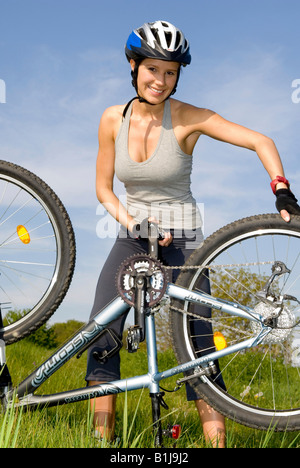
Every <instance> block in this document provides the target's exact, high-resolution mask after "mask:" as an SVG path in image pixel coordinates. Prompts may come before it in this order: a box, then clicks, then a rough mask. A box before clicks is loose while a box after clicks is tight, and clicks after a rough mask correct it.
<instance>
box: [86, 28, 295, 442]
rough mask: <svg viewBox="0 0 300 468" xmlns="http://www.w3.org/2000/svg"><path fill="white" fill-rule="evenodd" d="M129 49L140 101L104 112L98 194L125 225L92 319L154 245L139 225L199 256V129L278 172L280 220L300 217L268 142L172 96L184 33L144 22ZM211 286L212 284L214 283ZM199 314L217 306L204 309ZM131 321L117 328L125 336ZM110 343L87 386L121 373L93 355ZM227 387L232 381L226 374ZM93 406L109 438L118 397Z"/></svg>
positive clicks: (211, 428) (211, 424) (207, 411)
mask: <svg viewBox="0 0 300 468" xmlns="http://www.w3.org/2000/svg"><path fill="white" fill-rule="evenodd" d="M125 52H126V56H127V59H128V61H129V63H130V67H131V74H132V83H133V86H134V87H135V89H136V92H137V97H136V98H134V100H132V101H130V103H128V105H127V106H124V105H119V106H113V107H110V108H108V109H107V110H106V111H105V112H104V114H103V116H102V118H101V122H100V127H99V153H98V158H97V178H96V189H97V196H98V199H99V201H100V202H101V203H102V204H103V205H104V207H105V208H106V209H107V210H108V212H109V213H110V214H111V215H112V216H113V217H114V218H115V219H116V220H117V221H118V222H119V223H120V224H121V231H120V235H119V236H118V239H117V241H116V243H115V245H114V247H113V249H112V251H111V253H110V255H109V257H108V259H107V262H106V265H105V267H104V268H103V273H102V274H101V275H100V278H99V282H98V285H97V290H96V297H95V303H94V307H93V310H92V312H91V317H93V315H94V314H96V313H97V312H98V311H99V310H100V309H101V308H102V307H104V306H105V305H106V304H107V303H108V302H109V301H111V300H112V299H113V298H114V297H115V296H116V289H115V286H114V285H115V274H116V271H117V269H118V267H119V265H120V263H121V262H122V261H123V260H125V259H126V258H128V257H129V256H130V255H133V254H134V253H140V252H145V251H146V249H147V247H146V243H145V242H144V241H143V240H141V239H136V238H135V236H134V235H133V234H132V233H136V225H137V223H140V222H141V221H142V220H143V219H145V218H147V217H148V218H149V217H154V218H155V219H156V221H157V222H158V223H159V225H160V226H161V227H162V228H163V229H164V230H165V231H166V232H167V234H166V237H165V239H164V240H161V241H159V244H160V248H161V252H160V253H161V258H162V260H163V261H164V262H165V263H167V264H169V265H182V264H183V263H184V262H185V260H186V259H187V257H188V256H189V254H190V253H191V252H192V250H189V248H188V247H187V240H188V241H189V247H190V244H191V238H192V237H193V239H194V242H192V248H193V249H194V248H196V247H197V246H198V245H199V243H200V241H201V240H202V233H201V218H200V215H199V212H198V210H197V205H196V202H195V200H194V198H193V197H192V194H191V191H190V174H191V170H192V154H193V150H194V147H195V144H196V143H197V141H198V139H199V137H200V136H201V135H208V136H210V137H212V138H215V139H218V140H221V141H224V142H227V143H230V144H232V145H238V146H241V147H244V148H248V149H251V150H253V151H255V152H256V153H257V155H258V157H259V158H260V160H261V162H262V164H263V166H264V167H265V169H266V170H267V172H268V174H269V176H270V178H271V181H272V187H273V189H274V192H275V193H276V195H277V208H278V210H279V211H280V212H281V215H282V217H283V218H284V219H285V221H287V222H288V221H289V220H290V215H289V213H300V208H299V207H298V205H297V200H296V199H295V197H294V196H293V194H292V193H291V192H290V190H289V184H288V181H287V180H286V179H285V177H284V171H283V167H282V163H281V160H280V156H279V154H278V152H277V149H276V146H275V144H274V142H273V141H272V140H271V139H270V138H268V137H266V136H264V135H262V134H260V133H257V132H254V131H251V130H249V129H247V128H244V127H241V126H239V125H236V124H234V123H231V122H228V121H226V120H224V119H223V118H222V117H220V116H219V115H217V114H216V113H215V112H212V111H210V110H207V109H201V108H198V107H194V106H192V105H189V104H186V103H183V102H180V101H177V100H175V99H173V98H171V96H172V95H173V94H174V93H175V91H176V87H177V84H178V80H179V75H180V70H181V67H182V66H186V65H188V64H190V62H191V56H190V48H189V43H188V41H187V40H186V38H185V37H184V35H183V33H182V32H181V31H180V30H179V29H177V28H176V27H175V26H173V25H172V24H170V23H168V22H163V21H157V22H155V23H146V24H144V25H143V26H142V27H141V28H139V29H137V30H135V31H133V32H132V33H131V35H130V36H129V38H128V41H127V44H126V48H125ZM115 174H116V175H117V177H118V178H119V179H120V180H121V181H122V182H123V183H124V184H125V187H126V192H127V206H126V207H124V206H122V205H121V204H120V202H119V200H118V198H117V196H116V195H115V194H114V191H113V178H114V175H115ZM190 248H191V247H190ZM175 271H176V270H175ZM175 279H176V277H175V276H174V277H173V280H175ZM203 287H204V289H206V290H208V288H209V285H203ZM199 313H201V314H209V311H205V310H203V308H202V310H201V311H200V312H199ZM125 318H126V317H123V318H121V319H120V320H117V321H116V322H115V323H114V324H113V328H114V329H115V331H116V332H117V333H118V334H119V335H120V336H121V334H122V331H123V326H124V322H125ZM200 323H201V321H200ZM203 323H204V322H203V321H202V324H203ZM199 326H200V327H201V324H200V325H199ZM207 344H209V343H206V344H205V343H199V347H200V348H202V349H205V346H207ZM108 345H109V344H108V343H106V342H105V340H102V341H101V340H100V341H99V342H98V343H96V344H95V345H93V346H92V347H91V349H90V351H89V358H88V369H87V375H86V380H87V381H88V382H89V385H97V384H98V383H99V382H105V381H111V380H116V379H118V378H120V377H119V368H120V360H119V355H115V356H114V357H112V358H111V359H109V360H108V361H107V363H106V364H103V365H102V364H99V363H97V362H96V361H95V360H94V359H93V357H92V353H93V351H95V350H98V351H101V350H103V349H105V348H107V346H108ZM220 385H221V386H222V385H224V383H223V381H222V379H221V380H220ZM187 393H188V399H189V400H195V404H196V408H197V410H198V413H199V416H200V418H201V422H202V425H203V430H204V434H205V437H206V439H207V440H208V441H210V442H211V443H212V444H213V445H214V446H218V447H224V445H225V423H224V418H223V416H222V415H220V414H218V413H217V412H216V411H215V410H213V409H212V408H210V407H209V406H208V405H207V404H206V403H205V402H204V401H202V400H199V399H198V397H197V395H195V394H194V393H193V391H192V390H191V389H190V388H188V389H187ZM93 404H95V408H94V409H95V417H94V422H95V427H96V431H97V432H98V434H99V435H100V436H102V437H103V435H104V434H105V435H106V436H107V437H109V438H110V437H113V434H114V423H115V404H116V397H115V396H107V397H101V398H98V399H96V401H95V402H94V403H93Z"/></svg>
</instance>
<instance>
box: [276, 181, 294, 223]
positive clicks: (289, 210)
mask: <svg viewBox="0 0 300 468" xmlns="http://www.w3.org/2000/svg"><path fill="white" fill-rule="evenodd" d="M297 201H298V200H297V198H296V197H295V195H294V194H293V193H292V192H291V191H290V190H289V189H279V190H277V191H276V208H277V210H278V211H279V213H280V215H281V217H282V219H284V221H286V222H287V223H288V222H289V221H290V219H291V217H290V215H291V214H293V215H298V216H299V215H300V206H299V205H298V203H297Z"/></svg>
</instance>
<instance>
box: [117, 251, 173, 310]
mask: <svg viewBox="0 0 300 468" xmlns="http://www.w3.org/2000/svg"><path fill="white" fill-rule="evenodd" d="M138 274H145V275H146V276H147V277H148V286H147V292H146V302H147V304H148V306H149V307H153V306H154V305H156V304H158V303H159V302H160V301H161V299H162V298H163V296H164V294H165V292H166V289H167V285H168V281H169V275H168V272H167V270H166V269H165V268H164V266H163V264H162V263H161V262H160V261H159V260H157V259H156V258H152V257H150V255H142V254H136V255H133V256H132V257H129V258H127V259H126V260H125V261H124V262H123V263H122V264H121V266H120V268H119V271H118V273H117V278H116V283H117V290H118V293H119V294H120V296H121V297H122V299H123V300H124V301H125V302H126V303H127V304H128V305H130V306H131V307H134V305H135V288H136V286H135V280H136V276H137V275H138Z"/></svg>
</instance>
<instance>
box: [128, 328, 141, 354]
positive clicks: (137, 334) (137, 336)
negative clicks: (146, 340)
mask: <svg viewBox="0 0 300 468" xmlns="http://www.w3.org/2000/svg"><path fill="white" fill-rule="evenodd" d="M126 341H127V351H128V352H129V353H136V352H137V350H138V349H139V344H140V342H141V328H140V327H136V326H133V327H130V328H128V330H127V339H126Z"/></svg>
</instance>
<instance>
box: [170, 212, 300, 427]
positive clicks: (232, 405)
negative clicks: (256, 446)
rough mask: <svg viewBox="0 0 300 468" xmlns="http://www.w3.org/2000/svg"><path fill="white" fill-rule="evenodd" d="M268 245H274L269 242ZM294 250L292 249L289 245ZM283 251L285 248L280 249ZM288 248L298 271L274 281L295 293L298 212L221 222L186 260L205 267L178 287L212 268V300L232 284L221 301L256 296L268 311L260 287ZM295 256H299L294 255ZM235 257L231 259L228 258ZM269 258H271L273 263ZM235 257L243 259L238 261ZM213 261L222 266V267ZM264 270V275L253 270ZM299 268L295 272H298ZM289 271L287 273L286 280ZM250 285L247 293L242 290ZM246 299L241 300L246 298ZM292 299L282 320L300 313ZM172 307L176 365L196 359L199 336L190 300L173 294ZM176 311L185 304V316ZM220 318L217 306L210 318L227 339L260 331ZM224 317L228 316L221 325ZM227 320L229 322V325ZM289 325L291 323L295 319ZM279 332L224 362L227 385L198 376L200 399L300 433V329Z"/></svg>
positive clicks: (251, 421)
mask: <svg viewBox="0 0 300 468" xmlns="http://www.w3.org/2000/svg"><path fill="white" fill-rule="evenodd" d="M270 243H272V245H269V244H270ZM254 244H255V247H254ZM295 246H296V247H295ZM259 247H262V250H263V255H264V257H259V260H258V256H257V255H258V248H259ZM290 248H291V250H289V249H290ZM252 250H253V252H252ZM254 250H256V251H257V253H255V252H254ZM288 250H289V251H288ZM250 251H251V252H252V253H251V254H250ZM279 251H282V253H281V254H279V253H277V252H279ZM284 251H285V261H286V263H287V264H288V265H289V267H290V266H291V265H292V267H293V270H291V272H290V273H289V274H288V275H282V277H280V278H278V284H275V283H274V285H272V287H273V286H274V290H275V291H277V292H276V294H278V293H279V292H280V293H282V294H283V292H284V291H285V289H288V288H290V291H291V290H293V291H295V290H296V291H297V290H298V289H297V285H296V283H297V282H298V278H299V271H298V274H297V269H298V268H300V266H299V258H300V217H298V216H293V217H292V220H291V222H290V223H288V224H287V223H285V222H284V221H283V220H282V219H281V217H280V215H277V214H266V215H258V216H253V217H249V218H245V219H242V220H239V221H236V222H234V223H231V224H229V225H227V226H225V227H223V228H222V229H220V230H219V231H217V232H216V233H214V234H212V235H211V236H210V237H209V238H207V239H206V240H205V241H204V244H203V246H202V247H200V248H199V249H197V250H195V251H194V252H193V253H192V255H191V256H190V258H189V259H188V261H187V263H186V264H185V266H186V267H195V266H201V268H191V269H186V270H183V271H182V272H181V273H180V275H179V277H178V280H177V282H176V284H177V285H179V286H183V287H185V288H187V289H190V290H192V289H196V288H197V282H198V281H199V279H200V278H201V276H203V275H206V273H205V271H207V268H206V269H205V267H208V266H211V268H210V269H209V272H210V273H209V274H210V281H211V288H212V295H213V296H214V297H221V296H222V294H223V293H224V294H225V289H224V288H225V287H226V284H227V283H226V282H227V281H229V283H228V284H229V285H230V288H229V290H230V293H228V292H226V294H230V295H229V296H226V295H225V297H224V294H223V299H226V300H229V301H231V302H233V300H234V299H235V298H234V297H233V296H234V295H236V297H239V298H241V297H242V298H244V299H243V300H244V301H248V300H249V301H252V302H249V303H251V307H262V309H264V310H267V306H266V305H265V303H264V304H263V305H262V306H261V304H260V303H259V297H258V294H257V291H258V290H259V289H260V288H261V286H262V285H264V284H265V282H266V280H267V279H268V278H270V276H271V263H272V262H274V260H275V261H277V260H279V258H277V256H278V255H279V257H280V259H281V260H282V256H283V252H284ZM292 254H293V258H294V260H293V259H292V257H291V255H292ZM229 255H230V260H231V261H230V260H229V261H228V259H229ZM239 255H243V256H244V255H247V260H249V258H250V255H253V258H256V261H255V262H249V261H248V262H247V261H245V260H244V263H243V262H241V261H240V259H241V257H240V256H239ZM280 255H281V256H280ZM271 256H272V261H270V262H269V261H268V260H270V258H271ZM289 256H290V257H289ZM295 258H296V260H295ZM224 259H227V265H226V261H225V265H226V266H221V265H222V263H220V262H222V261H224ZM236 259H239V260H237V261H236ZM263 259H264V260H265V262H264V261H263ZM232 261H236V263H232ZM252 263H256V265H254V264H253V265H252ZM212 265H216V267H214V266H212ZM223 265H224V264H223ZM234 265H235V266H234ZM218 269H219V270H222V274H221V273H220V272H217V270H218ZM258 270H259V271H260V273H259V274H258V273H253V272H254V271H258ZM294 271H295V273H293V272H294ZM268 272H269V273H268ZM218 275H219V276H218ZM220 275H221V276H220ZM293 275H294V276H293ZM286 276H288V278H287V279H286ZM245 278H249V279H250V282H249V283H246V280H245ZM215 279H216V281H215ZM220 279H222V284H223V286H224V285H225V286H224V287H223V286H222V285H220ZM218 281H219V283H218V284H217V282H218ZM254 283H255V284H254ZM292 283H293V284H292ZM298 286H299V285H298ZM244 289H245V294H244V293H243V290H244ZM222 291H223V293H222ZM226 291H228V289H227V290H226ZM241 291H242V292H241ZM218 293H219V295H218ZM243 294H244V295H243ZM290 294H291V293H290ZM298 299H299V293H298ZM236 302H238V301H237V300H236ZM240 303H241V304H242V302H240ZM255 303H256V305H255ZM292 304H294V303H293V302H292V301H291V300H290V302H289V308H288V307H285V308H284V310H283V312H282V317H283V318H286V317H284V316H287V315H288V313H289V312H288V311H289V310H292V311H293V313H294V314H295V317H296V318H297V319H299V304H297V306H295V307H294V306H293V305H292ZM244 305H246V304H244ZM171 306H172V307H173V308H174V309H172V308H170V317H169V324H170V331H171V336H172V339H173V348H174V352H175V355H176V357H177V360H178V362H179V363H181V364H182V363H184V362H187V361H189V360H191V359H195V357H197V347H196V345H195V337H194V336H193V335H192V333H193V331H192V327H193V326H194V325H193V320H195V317H193V316H189V315H188V312H189V310H190V305H189V303H188V302H187V301H179V300H174V299H173V300H171ZM176 309H181V310H182V309H183V310H184V312H185V313H181V312H179V311H178V310H176ZM220 317H221V315H220V312H217V311H214V310H213V311H212V319H214V318H215V321H212V322H211V327H212V329H213V330H212V331H213V332H214V331H216V330H218V328H221V327H222V326H224V328H223V333H224V334H225V338H226V333H227V336H228V337H229V339H231V340H232V341H233V340H236V341H237V340H238V339H239V333H240V334H241V335H242V334H245V333H246V332H247V331H248V327H249V333H250V332H251V333H257V328H256V329H255V327H254V325H249V326H248V324H245V321H244V322H241V323H240V325H239V326H240V328H237V323H236V322H233V321H232V322H229V320H228V317H224V319H221V318H220ZM283 318H282V320H283ZM222 320H224V324H223V325H222ZM291 320H292V319H291ZM250 322H251V323H252V324H253V323H254V322H253V321H249V324H250ZM295 322H296V320H294V319H293V325H295ZM229 323H231V325H228V324H229ZM233 324H234V326H233ZM230 326H232V327H233V330H234V331H232V332H230V330H229V329H230ZM278 326H279V325H278ZM289 326H292V324H291V323H290V324H289ZM253 327H254V328H253ZM285 329H286V330H287V331H286V332H285ZM280 330H281V335H280V336H277V335H276V334H275V331H274V333H273V332H272V334H270V338H269V342H268V341H267V339H266V342H263V343H262V344H261V345H258V346H257V347H256V348H255V350H254V351H253V350H249V351H248V350H247V351H245V352H243V353H239V354H236V355H232V356H230V357H229V358H228V357H227V358H222V360H221V361H219V363H218V364H219V366H220V368H221V372H222V376H223V378H224V381H225V384H226V390H224V389H222V388H221V387H220V386H219V385H218V384H217V383H216V379H215V377H214V376H211V377H206V376H204V377H201V378H194V379H192V380H191V385H192V386H193V387H194V389H195V390H196V392H197V394H198V395H199V398H203V399H204V400H205V401H207V402H208V403H209V404H210V405H211V406H212V407H214V408H215V409H216V410H217V411H219V412H220V413H222V414H223V415H225V416H226V417H228V418H230V419H233V420H235V421H236V422H238V423H241V424H243V425H246V426H249V427H252V428H257V429H261V430H268V429H269V428H271V427H272V428H273V429H274V430H275V431H286V430H287V431H296V430H299V429H300V396H299V390H298V389H299V384H300V372H299V367H300V359H299V357H300V353H299V347H300V339H299V338H297V339H296V338H295V337H299V336H300V335H299V326H297V327H295V328H293V329H288V327H282V326H281V328H280ZM288 330H289V331H288ZM285 333H286V334H285ZM233 335H235V336H233ZM223 336H224V335H223ZM241 339H242V338H241ZM198 356H199V350H198ZM294 356H297V357H298V361H297V362H296V363H295V362H294V361H293V359H294ZM230 367H231V368H232V369H230Z"/></svg>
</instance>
